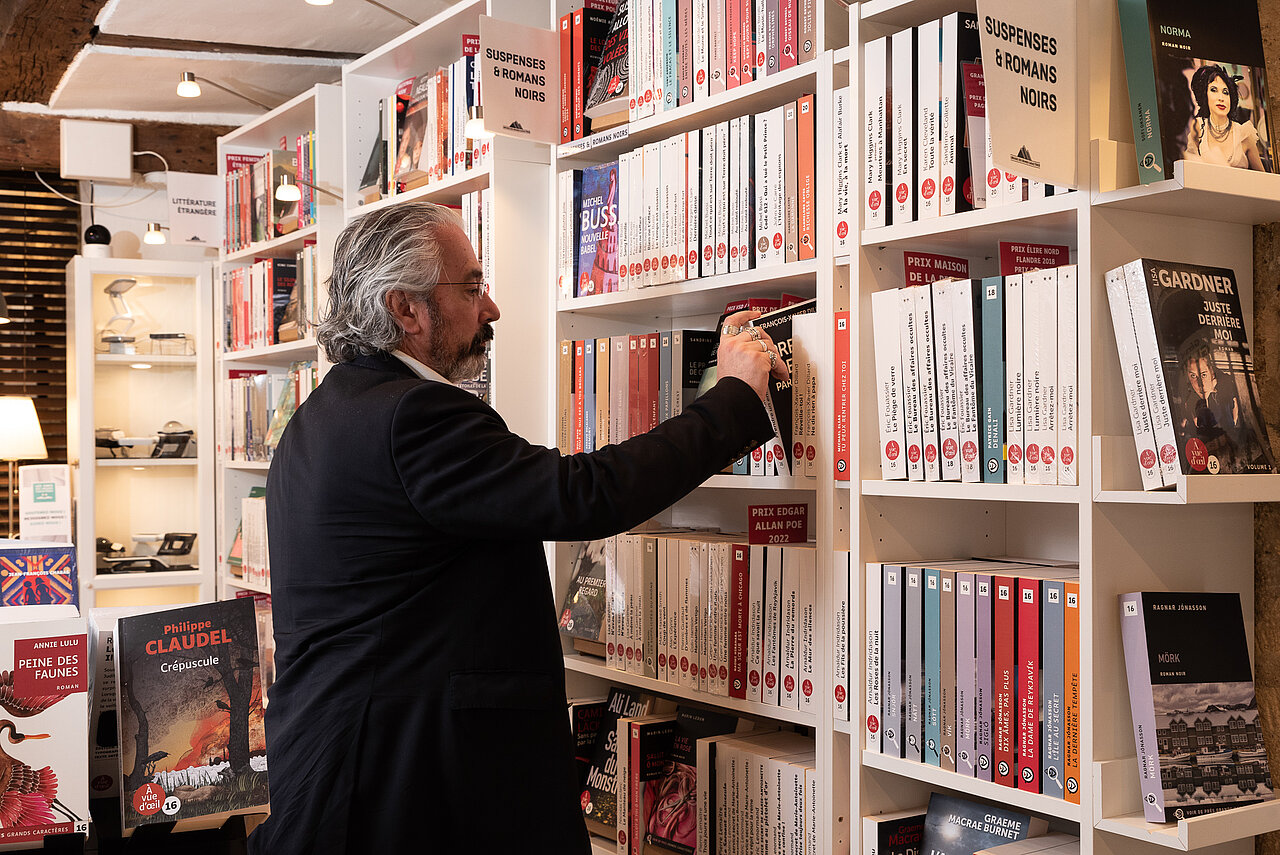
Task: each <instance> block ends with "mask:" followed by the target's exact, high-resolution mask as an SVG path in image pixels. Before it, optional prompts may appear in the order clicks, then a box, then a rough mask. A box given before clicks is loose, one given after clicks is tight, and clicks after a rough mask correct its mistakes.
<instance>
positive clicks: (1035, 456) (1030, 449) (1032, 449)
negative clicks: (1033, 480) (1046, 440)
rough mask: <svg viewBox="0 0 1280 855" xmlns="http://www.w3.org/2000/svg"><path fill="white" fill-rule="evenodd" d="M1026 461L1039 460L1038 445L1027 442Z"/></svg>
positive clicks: (1035, 461)
mask: <svg viewBox="0 0 1280 855" xmlns="http://www.w3.org/2000/svg"><path fill="white" fill-rule="evenodd" d="M1027 462H1028V463H1039V462H1040V446H1038V445H1036V444H1035V443H1034V442H1029V443H1027Z"/></svg>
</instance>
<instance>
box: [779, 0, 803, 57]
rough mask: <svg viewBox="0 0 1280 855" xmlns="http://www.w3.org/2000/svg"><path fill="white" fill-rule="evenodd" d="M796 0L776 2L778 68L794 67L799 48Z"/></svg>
mask: <svg viewBox="0 0 1280 855" xmlns="http://www.w3.org/2000/svg"><path fill="white" fill-rule="evenodd" d="M796 3H797V0H779V3H778V68H779V70H782V71H785V70H786V69H788V68H794V67H795V65H796V62H797V54H798V53H799V48H798V47H797V42H798V40H799V35H800V25H799V21H797V20H796V12H797V11H798V10H797V8H796Z"/></svg>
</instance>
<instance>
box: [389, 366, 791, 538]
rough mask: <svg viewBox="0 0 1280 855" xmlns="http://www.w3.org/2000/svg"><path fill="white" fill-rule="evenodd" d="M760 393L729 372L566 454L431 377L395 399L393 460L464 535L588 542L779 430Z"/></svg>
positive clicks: (434, 511) (650, 511) (421, 504)
mask: <svg viewBox="0 0 1280 855" xmlns="http://www.w3.org/2000/svg"><path fill="white" fill-rule="evenodd" d="M772 433H773V431H772V428H771V427H770V425H769V419H768V416H767V414H766V413H765V409H764V406H763V405H762V404H761V403H760V399H759V397H758V396H757V395H756V393H755V392H754V391H753V390H752V389H751V387H750V386H748V385H747V384H746V383H744V382H742V381H741V380H738V379H737V378H725V379H723V380H721V381H720V382H719V383H718V384H716V386H715V387H714V388H712V389H711V390H710V391H708V392H707V393H706V394H705V395H703V396H702V397H700V398H698V399H697V400H696V401H694V402H693V403H692V404H690V405H689V406H687V407H686V408H685V410H684V412H682V413H681V414H680V415H679V416H676V417H675V418H672V419H669V420H667V421H666V422H664V423H662V424H661V425H659V426H658V427H656V428H654V429H653V430H651V431H649V432H648V433H646V434H642V435H640V436H636V437H633V438H631V439H629V440H627V441H625V442H622V443H619V444H616V445H610V446H606V447H605V448H603V449H601V450H599V451H596V452H593V453H590V454H574V455H569V456H563V455H561V454H560V452H559V451H558V450H556V449H550V448H544V447H542V446H537V445H533V444H532V443H530V442H528V441H526V440H525V439H523V438H521V437H519V436H517V435H516V434H514V433H512V432H511V431H510V430H509V429H508V428H507V426H506V423H505V422H503V420H502V418H501V417H500V416H499V415H498V414H497V413H496V412H495V411H494V410H493V409H492V408H491V407H489V406H487V405H486V404H484V403H483V402H482V401H480V400H479V399H478V398H476V397H475V396H473V395H470V394H468V393H466V392H464V391H462V390H459V389H455V388H454V387H451V386H448V385H445V384H443V383H432V382H428V383H423V384H420V385H418V386H416V387H415V388H414V389H413V390H411V391H410V392H409V393H408V394H406V395H404V397H403V398H402V400H401V401H400V404H399V405H398V407H397V408H396V413H395V416H394V419H393V429H392V436H393V437H394V440H393V455H394V459H395V465H396V467H397V469H398V470H399V472H400V477H401V482H402V483H403V485H404V489H405V491H406V493H407V494H408V497H409V500H410V501H411V502H412V504H413V506H414V507H415V508H416V509H417V511H418V513H420V514H421V515H422V517H423V519H424V520H425V521H426V522H427V524H428V525H431V526H434V527H436V528H438V529H440V530H442V531H448V532H450V533H454V534H457V535H460V536H464V537H478V538H503V539H506V538H533V539H537V540H588V539H595V538H600V537H607V536H609V535H612V534H616V533H617V532H619V531H624V530H626V529H628V528H630V527H632V526H634V525H636V524H638V523H640V522H642V521H644V520H646V519H648V518H649V517H651V516H653V515H654V514H656V513H658V512H659V511H661V510H662V509H663V508H665V507H667V506H669V505H671V504H672V503H673V502H675V501H677V500H678V499H680V498H681V497H682V496H684V495H685V494H687V493H688V492H689V491H691V490H693V489H694V488H695V487H697V486H698V485H699V484H701V483H702V482H703V481H705V480H706V479H707V478H708V477H710V476H711V475H713V474H715V473H716V472H718V471H720V470H721V469H723V468H724V467H725V466H726V465H728V464H729V463H731V462H732V461H734V460H736V459H738V458H739V457H741V456H742V455H744V454H746V453H747V452H749V451H750V450H751V449H753V448H755V447H757V446H759V445H761V444H763V443H764V442H766V441H767V440H768V439H769V438H770V437H771V436H772Z"/></svg>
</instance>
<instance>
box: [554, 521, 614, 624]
mask: <svg viewBox="0 0 1280 855" xmlns="http://www.w3.org/2000/svg"><path fill="white" fill-rule="evenodd" d="M605 544H606V541H604V540H592V541H588V542H586V543H583V544H582V545H581V546H580V547H579V548H578V554H577V555H576V556H575V557H574V559H573V575H572V577H571V578H570V579H569V588H568V590H567V591H566V592H565V598H564V606H563V608H561V609H560V632H561V633H562V634H563V635H566V636H569V637H570V638H581V639H586V640H588V641H598V642H603V641H604V614H605V562H606V550H605Z"/></svg>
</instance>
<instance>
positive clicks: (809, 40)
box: [795, 0, 818, 63]
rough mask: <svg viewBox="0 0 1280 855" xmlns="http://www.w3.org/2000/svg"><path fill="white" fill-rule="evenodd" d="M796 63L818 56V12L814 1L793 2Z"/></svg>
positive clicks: (801, 0) (800, 0) (797, 0)
mask: <svg viewBox="0 0 1280 855" xmlns="http://www.w3.org/2000/svg"><path fill="white" fill-rule="evenodd" d="M795 3H796V27H797V31H796V50H797V57H796V59H797V62H802V63H803V62H808V61H810V60H811V59H815V58H817V56H818V10H817V5H818V4H817V3H816V2H815V0H795Z"/></svg>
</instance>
